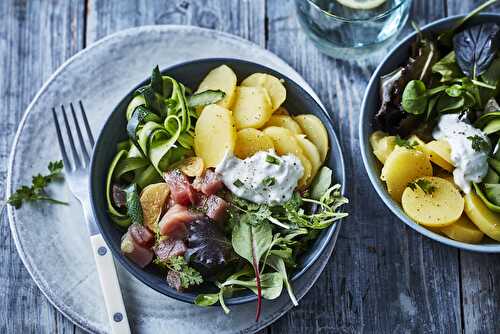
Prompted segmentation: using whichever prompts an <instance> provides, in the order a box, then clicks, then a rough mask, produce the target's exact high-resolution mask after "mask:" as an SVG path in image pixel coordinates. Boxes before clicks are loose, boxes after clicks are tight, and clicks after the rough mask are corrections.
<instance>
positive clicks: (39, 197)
mask: <svg viewBox="0 0 500 334" xmlns="http://www.w3.org/2000/svg"><path fill="white" fill-rule="evenodd" d="M63 167H64V166H63V162H62V161H61V160H59V161H51V162H49V166H48V169H49V174H48V175H42V174H37V175H35V176H33V178H32V181H31V186H30V187H28V186H26V185H23V186H21V187H20V188H19V189H17V190H16V192H15V193H13V194H12V195H11V196H10V197H9V199H8V200H7V203H8V204H10V205H12V206H14V207H15V208H16V209H19V208H20V207H21V206H22V205H23V203H26V202H36V201H46V202H49V203H52V204H63V205H67V204H68V203H67V202H63V201H59V200H57V199H53V198H51V197H50V196H48V195H47V193H46V192H45V188H46V187H47V186H48V185H49V184H50V183H51V182H52V181H54V180H56V179H58V178H60V177H61V172H62V170H63Z"/></svg>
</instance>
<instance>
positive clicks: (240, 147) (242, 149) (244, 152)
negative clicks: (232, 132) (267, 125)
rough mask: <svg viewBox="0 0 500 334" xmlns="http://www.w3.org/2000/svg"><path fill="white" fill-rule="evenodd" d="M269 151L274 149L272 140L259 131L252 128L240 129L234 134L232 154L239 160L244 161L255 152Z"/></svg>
mask: <svg viewBox="0 0 500 334" xmlns="http://www.w3.org/2000/svg"><path fill="white" fill-rule="evenodd" d="M270 149H274V144H273V140H272V139H271V138H270V137H269V136H268V135H266V134H264V132H262V131H260V130H257V129H253V128H248V129H241V130H240V131H238V133H237V134H236V146H235V148H234V154H235V155H236V156H237V157H238V158H240V159H245V158H248V157H250V156H252V155H254V154H255V153H257V152H260V151H268V150H270Z"/></svg>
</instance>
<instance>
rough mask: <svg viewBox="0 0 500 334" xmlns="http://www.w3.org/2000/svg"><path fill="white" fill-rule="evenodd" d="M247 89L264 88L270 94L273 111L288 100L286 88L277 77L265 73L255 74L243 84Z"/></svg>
mask: <svg viewBox="0 0 500 334" xmlns="http://www.w3.org/2000/svg"><path fill="white" fill-rule="evenodd" d="M241 86H245V87H263V88H265V89H266V90H267V92H268V93H269V97H270V98H271V102H272V109H273V111H275V110H277V109H278V108H279V107H280V106H281V104H282V103H283V102H285V100H286V88H285V86H283V83H282V82H281V81H280V80H279V79H278V78H276V77H274V76H272V75H270V74H265V73H254V74H252V75H250V76H248V77H247V78H245V80H243V81H242V82H241Z"/></svg>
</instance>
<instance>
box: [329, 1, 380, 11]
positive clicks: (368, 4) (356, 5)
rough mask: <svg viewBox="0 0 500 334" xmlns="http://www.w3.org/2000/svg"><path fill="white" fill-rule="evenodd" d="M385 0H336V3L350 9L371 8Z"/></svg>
mask: <svg viewBox="0 0 500 334" xmlns="http://www.w3.org/2000/svg"><path fill="white" fill-rule="evenodd" d="M386 1H387V0H337V2H338V3H340V4H342V5H344V6H346V7H349V8H352V9H373V8H377V7H378V6H380V5H382V4H383V3H384V2H386Z"/></svg>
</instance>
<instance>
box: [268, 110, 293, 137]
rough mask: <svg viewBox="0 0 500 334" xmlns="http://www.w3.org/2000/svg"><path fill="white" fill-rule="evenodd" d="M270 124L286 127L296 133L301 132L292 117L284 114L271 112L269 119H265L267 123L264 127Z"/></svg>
mask: <svg viewBox="0 0 500 334" xmlns="http://www.w3.org/2000/svg"><path fill="white" fill-rule="evenodd" d="M270 126H279V127H281V128H285V129H288V130H290V131H292V132H293V133H295V134H297V135H300V134H302V133H303V132H302V129H301V128H300V125H299V124H298V123H297V122H295V121H294V120H293V118H292V117H290V116H286V115H274V114H273V115H272V116H271V118H269V121H267V123H266V124H265V125H264V127H265V128H268V127H270Z"/></svg>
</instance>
